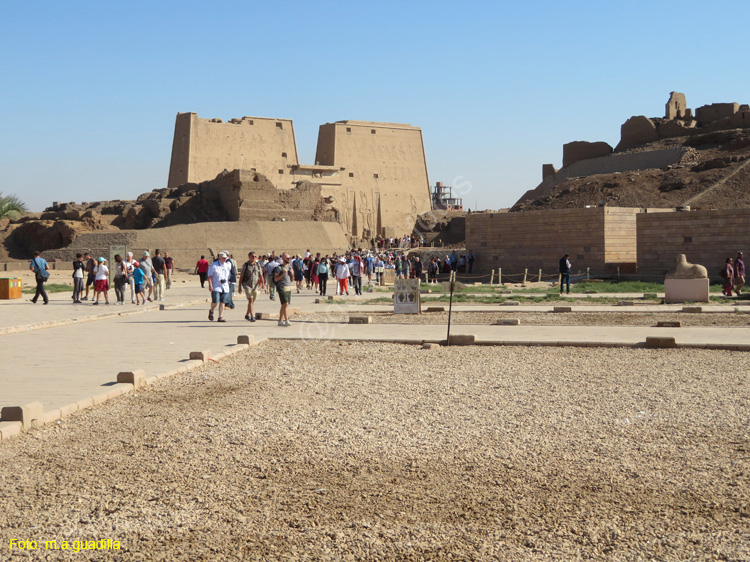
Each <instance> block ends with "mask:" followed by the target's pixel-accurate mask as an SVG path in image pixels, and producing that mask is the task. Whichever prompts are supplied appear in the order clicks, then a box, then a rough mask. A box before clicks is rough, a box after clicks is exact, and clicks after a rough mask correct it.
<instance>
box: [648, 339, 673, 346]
mask: <svg viewBox="0 0 750 562" xmlns="http://www.w3.org/2000/svg"><path fill="white" fill-rule="evenodd" d="M646 347H677V342H676V341H675V339H674V338H669V337H656V336H650V337H647V338H646Z"/></svg>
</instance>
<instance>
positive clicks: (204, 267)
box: [193, 256, 210, 289]
mask: <svg viewBox="0 0 750 562" xmlns="http://www.w3.org/2000/svg"><path fill="white" fill-rule="evenodd" d="M209 265H210V264H209V263H208V262H207V261H206V256H201V259H199V260H198V263H196V264H195V271H194V272H193V275H197V276H198V278H199V279H200V280H201V289H203V288H205V287H204V285H205V283H206V277H208V275H207V272H208V266H209Z"/></svg>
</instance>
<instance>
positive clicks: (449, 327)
mask: <svg viewBox="0 0 750 562" xmlns="http://www.w3.org/2000/svg"><path fill="white" fill-rule="evenodd" d="M455 281H456V272H455V271H451V275H450V282H451V298H450V303H449V304H448V336H447V337H446V340H445V345H450V342H451V314H452V312H453V285H454V283H455Z"/></svg>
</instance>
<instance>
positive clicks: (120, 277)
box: [115, 254, 128, 305]
mask: <svg viewBox="0 0 750 562" xmlns="http://www.w3.org/2000/svg"><path fill="white" fill-rule="evenodd" d="M127 282H128V273H127V268H126V267H125V260H123V259H122V256H121V255H120V254H115V299H116V300H115V305H123V304H125V285H126V284H127Z"/></svg>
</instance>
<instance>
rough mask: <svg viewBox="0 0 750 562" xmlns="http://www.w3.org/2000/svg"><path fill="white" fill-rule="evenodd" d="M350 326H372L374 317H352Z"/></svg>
mask: <svg viewBox="0 0 750 562" xmlns="http://www.w3.org/2000/svg"><path fill="white" fill-rule="evenodd" d="M349 324H372V316H350V317H349Z"/></svg>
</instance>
